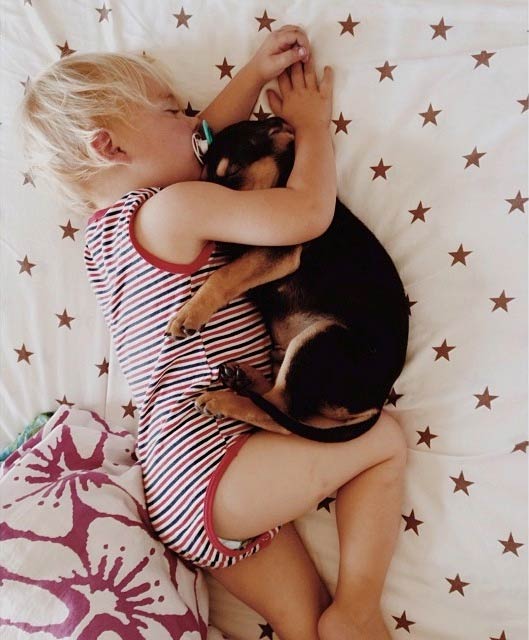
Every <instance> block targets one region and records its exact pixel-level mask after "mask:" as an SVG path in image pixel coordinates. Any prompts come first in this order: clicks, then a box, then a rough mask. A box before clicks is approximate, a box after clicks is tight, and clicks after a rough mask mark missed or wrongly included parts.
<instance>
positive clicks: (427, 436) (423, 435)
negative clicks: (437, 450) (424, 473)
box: [416, 427, 439, 449]
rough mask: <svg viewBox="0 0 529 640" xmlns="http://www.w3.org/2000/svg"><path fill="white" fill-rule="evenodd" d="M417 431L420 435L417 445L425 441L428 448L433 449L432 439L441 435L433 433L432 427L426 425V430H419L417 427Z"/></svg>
mask: <svg viewBox="0 0 529 640" xmlns="http://www.w3.org/2000/svg"><path fill="white" fill-rule="evenodd" d="M416 431H417V433H418V434H419V436H420V438H419V440H418V441H417V445H419V444H422V443H424V444H425V445H426V446H427V447H428V449H431V446H430V443H431V441H432V440H433V439H434V438H438V437H439V436H438V435H436V434H435V433H431V431H430V427H426V429H425V430H424V431H419V430H418V429H416Z"/></svg>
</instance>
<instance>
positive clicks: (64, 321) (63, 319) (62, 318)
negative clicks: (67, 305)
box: [55, 309, 75, 329]
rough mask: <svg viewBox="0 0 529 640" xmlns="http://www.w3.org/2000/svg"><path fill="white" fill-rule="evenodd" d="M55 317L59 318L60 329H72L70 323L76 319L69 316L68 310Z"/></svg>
mask: <svg viewBox="0 0 529 640" xmlns="http://www.w3.org/2000/svg"><path fill="white" fill-rule="evenodd" d="M55 315H56V316H57V318H59V327H62V326H66V327H68V329H71V328H72V327H71V326H70V322H71V321H72V320H75V318H74V317H73V316H69V315H68V313H67V312H66V309H65V310H64V311H63V312H62V313H60V314H59V313H56V314H55Z"/></svg>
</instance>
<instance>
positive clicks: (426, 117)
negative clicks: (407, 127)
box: [419, 102, 441, 127]
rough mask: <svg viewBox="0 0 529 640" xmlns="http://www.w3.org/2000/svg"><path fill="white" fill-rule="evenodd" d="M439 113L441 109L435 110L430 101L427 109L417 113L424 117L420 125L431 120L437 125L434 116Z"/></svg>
mask: <svg viewBox="0 0 529 640" xmlns="http://www.w3.org/2000/svg"><path fill="white" fill-rule="evenodd" d="M439 113H441V109H439V110H437V111H435V110H434V108H433V107H432V103H431V102H430V106H429V107H428V111H424V112H423V113H419V115H420V116H422V117H423V118H424V121H423V123H422V126H423V127H424V125H425V124H428V122H431V123H432V124H434V125H435V126H437V120H436V119H435V118H436V117H437V115H438V114H439Z"/></svg>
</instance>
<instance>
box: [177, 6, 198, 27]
mask: <svg viewBox="0 0 529 640" xmlns="http://www.w3.org/2000/svg"><path fill="white" fill-rule="evenodd" d="M173 16H174V17H175V18H176V19H177V20H178V23H177V25H176V28H177V29H178V27H182V26H184V27H187V28H188V29H189V25H188V24H187V23H188V20H189V18H192V17H193V16H192V15H191V14H189V13H186V12H185V11H184V7H181V8H180V13H173Z"/></svg>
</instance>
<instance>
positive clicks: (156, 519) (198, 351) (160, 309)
mask: <svg viewBox="0 0 529 640" xmlns="http://www.w3.org/2000/svg"><path fill="white" fill-rule="evenodd" d="M158 191H160V189H159V188H151V189H139V190H137V191H132V192H129V193H127V194H126V195H125V196H123V198H121V199H120V200H119V201H118V202H117V203H115V204H114V205H113V206H111V207H110V208H108V209H103V210H100V211H97V212H96V213H95V214H94V215H93V216H92V217H91V218H90V220H89V222H88V226H87V228H86V245H85V264H86V268H87V272H88V276H89V279H90V282H91V284H92V287H93V289H94V292H95V295H96V298H97V300H98V302H99V305H100V306H101V308H102V310H103V314H104V317H105V321H106V323H107V325H108V327H109V329H110V332H111V336H112V341H113V345H114V348H115V350H116V353H117V357H118V361H119V363H120V367H121V369H122V371H123V373H124V375H125V378H126V379H127V382H128V383H129V385H130V387H131V390H132V393H133V396H134V399H135V402H136V403H137V404H138V406H139V407H140V409H139V425H138V444H137V451H136V452H137V456H138V459H139V461H140V463H141V466H142V472H143V482H144V487H145V496H146V501H147V508H148V511H149V517H150V520H151V523H152V526H153V528H154V530H155V531H156V533H157V535H158V536H159V538H160V539H161V540H162V541H163V542H164V543H165V544H166V545H167V546H168V547H169V548H170V549H172V550H173V551H175V552H176V553H178V554H179V555H180V556H181V557H183V558H185V559H186V560H188V561H189V562H191V563H192V564H194V565H196V566H199V567H208V568H211V569H216V568H222V567H228V566H230V565H232V564H234V563H235V562H238V561H239V560H242V559H244V558H247V557H249V556H251V555H252V554H254V553H256V552H257V551H259V549H262V548H263V547H265V546H266V545H268V544H269V543H270V541H271V540H272V538H273V537H274V536H275V535H276V534H277V532H278V531H279V527H276V528H274V529H272V530H270V531H267V532H264V533H262V534H261V535H259V536H257V537H256V538H253V539H251V540H247V541H243V542H239V541H227V540H221V539H219V538H218V537H217V536H216V534H215V532H214V531H213V524H212V507H213V499H214V495H215V490H216V487H217V485H218V483H219V480H220V478H221V476H222V474H223V472H224V470H225V469H226V468H227V466H228V465H229V464H230V461H231V460H232V459H233V458H234V457H235V456H236V455H237V453H238V451H239V449H240V448H241V447H242V446H243V444H244V443H245V441H246V440H247V439H248V437H249V436H250V435H251V434H252V433H254V432H255V431H256V428H255V427H251V426H249V425H247V424H244V423H242V422H239V421H237V420H232V419H229V418H223V419H216V418H214V417H213V416H206V415H203V414H202V413H200V412H199V411H198V410H197V409H195V406H194V403H195V400H196V398H197V396H199V395H200V394H201V393H202V392H204V391H206V390H212V389H221V388H222V384H221V383H220V382H219V381H218V377H219V366H220V365H221V364H222V363H223V362H226V361H228V360H237V361H240V362H247V363H249V364H251V365H253V366H254V367H256V368H257V369H260V370H261V371H262V372H263V373H264V375H265V376H267V377H268V378H269V379H270V377H271V364H270V346H271V345H270V339H269V336H268V333H267V331H266V328H265V325H264V322H263V320H262V318H261V315H260V313H259V312H258V311H257V309H256V308H255V306H254V305H253V304H252V303H251V302H250V301H249V300H248V299H247V298H245V297H239V298H236V299H235V300H232V301H231V302H230V303H229V304H228V305H227V306H226V307H224V308H223V309H221V310H220V311H218V312H217V313H216V314H215V315H214V316H213V317H212V318H211V320H210V321H209V322H208V324H207V325H206V327H205V328H204V329H203V330H202V331H200V332H197V333H196V334H194V335H193V336H191V337H187V338H182V339H177V340H174V339H173V338H172V337H170V336H165V335H164V333H165V329H166V327H167V325H168V323H169V319H170V318H171V317H172V316H173V315H174V313H175V312H176V311H177V310H178V309H179V308H180V307H181V306H182V305H183V304H184V303H185V302H186V301H187V300H189V299H190V298H191V297H192V295H193V294H194V293H195V292H196V291H197V290H198V289H199V288H200V286H201V285H202V283H203V282H204V281H205V280H206V279H207V277H208V276H209V275H210V274H211V273H212V272H213V271H215V269H218V268H219V267H221V266H222V265H224V264H226V263H227V262H228V261H229V258H228V255H227V254H226V252H225V251H223V250H222V249H221V248H220V247H219V246H217V245H216V244H215V243H213V242H210V243H208V244H207V245H206V246H205V247H204V249H203V250H202V251H201V253H200V255H198V256H197V258H196V259H195V260H194V261H193V262H192V263H191V264H187V265H178V264H173V263H169V262H165V261H163V260H160V259H158V258H156V257H155V256H153V255H152V254H150V253H149V252H147V251H146V250H145V249H144V248H142V247H141V246H140V245H139V244H138V242H137V240H136V238H135V235H134V225H133V222H134V216H135V213H136V212H137V211H138V209H139V208H140V207H141V205H142V204H143V203H144V202H145V201H146V200H147V199H148V198H149V197H151V196H153V195H154V194H156V193H157V192H158ZM256 499H257V496H256ZM235 547H236V548H235Z"/></svg>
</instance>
